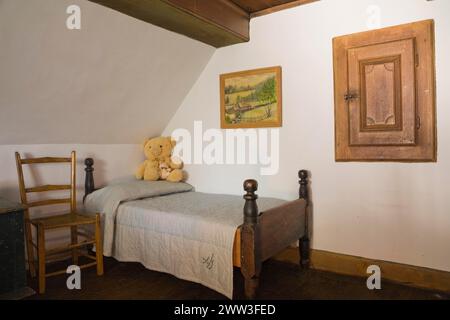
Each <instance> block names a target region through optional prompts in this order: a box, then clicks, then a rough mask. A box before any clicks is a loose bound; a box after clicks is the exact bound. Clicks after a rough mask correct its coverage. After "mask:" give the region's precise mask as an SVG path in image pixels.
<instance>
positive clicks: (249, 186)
mask: <svg viewBox="0 0 450 320" xmlns="http://www.w3.org/2000/svg"><path fill="white" fill-rule="evenodd" d="M244 190H245V191H246V192H247V193H246V194H245V195H244V199H245V206H244V224H243V225H242V229H241V272H242V275H243V276H244V278H245V297H246V298H247V299H254V298H255V296H256V290H257V288H258V285H259V274H260V272H261V254H260V248H259V245H258V244H259V228H258V215H259V212H258V206H257V204H256V199H257V198H258V196H257V195H256V194H255V191H256V190H258V182H256V180H245V182H244Z"/></svg>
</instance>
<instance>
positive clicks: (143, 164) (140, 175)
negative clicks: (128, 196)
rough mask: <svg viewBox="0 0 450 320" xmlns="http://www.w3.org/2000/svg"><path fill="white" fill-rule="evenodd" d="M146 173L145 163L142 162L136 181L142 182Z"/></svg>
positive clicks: (137, 171) (136, 174)
mask: <svg viewBox="0 0 450 320" xmlns="http://www.w3.org/2000/svg"><path fill="white" fill-rule="evenodd" d="M144 171H145V162H142V163H141V164H140V165H139V167H138V168H137V170H136V173H135V176H136V179H139V180H141V179H142V178H144Z"/></svg>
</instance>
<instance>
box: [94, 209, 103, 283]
mask: <svg viewBox="0 0 450 320" xmlns="http://www.w3.org/2000/svg"><path fill="white" fill-rule="evenodd" d="M95 257H96V261H97V275H99V276H101V275H103V244H102V233H101V229H100V214H98V213H97V215H96V219H95Z"/></svg>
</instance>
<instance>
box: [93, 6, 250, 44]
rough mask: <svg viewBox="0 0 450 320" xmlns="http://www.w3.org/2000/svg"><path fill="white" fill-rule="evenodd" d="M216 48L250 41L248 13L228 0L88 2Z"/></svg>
mask: <svg viewBox="0 0 450 320" xmlns="http://www.w3.org/2000/svg"><path fill="white" fill-rule="evenodd" d="M89 1H91V2H95V3H98V4H101V5H103V6H106V7H109V8H111V9H114V10H116V11H120V12H122V13H124V14H127V15H129V16H132V17H134V18H137V19H140V20H143V21H146V22H149V23H151V24H154V25H157V26H159V27H162V28H165V29H167V30H171V31H174V32H176V33H179V34H183V35H185V36H187V37H190V38H192V39H196V40H199V41H201V42H204V43H207V44H209V45H212V46H214V47H216V48H220V47H224V46H229V45H232V44H236V43H241V42H246V41H248V40H249V22H250V16H249V13H248V12H246V11H244V10H243V9H241V8H240V7H238V6H237V5H235V4H234V3H232V2H230V1H228V0H215V1H202V0H89Z"/></svg>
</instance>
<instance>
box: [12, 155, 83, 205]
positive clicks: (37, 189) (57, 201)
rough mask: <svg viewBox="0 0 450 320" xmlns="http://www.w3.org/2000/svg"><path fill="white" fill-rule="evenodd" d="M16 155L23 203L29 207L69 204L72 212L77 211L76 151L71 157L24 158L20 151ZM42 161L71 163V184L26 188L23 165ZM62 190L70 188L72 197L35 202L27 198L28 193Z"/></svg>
mask: <svg viewBox="0 0 450 320" xmlns="http://www.w3.org/2000/svg"><path fill="white" fill-rule="evenodd" d="M15 155H16V165H17V174H18V177H19V189H20V198H21V201H22V204H24V205H26V206H27V207H28V208H32V207H40V206H48V205H57V204H69V205H70V209H71V212H72V213H75V212H76V154H75V151H72V154H71V157H70V158H61V157H41V158H28V159H22V158H21V157H20V154H19V153H18V152H16V154H15ZM42 163H70V167H71V172H70V173H71V176H70V184H67V185H56V184H46V185H42V186H36V187H30V188H26V187H25V179H24V175H23V168H22V166H23V165H33V164H42ZM61 190H70V198H63V199H46V200H39V201H33V202H29V201H28V198H27V193H38V192H48V191H61Z"/></svg>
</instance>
